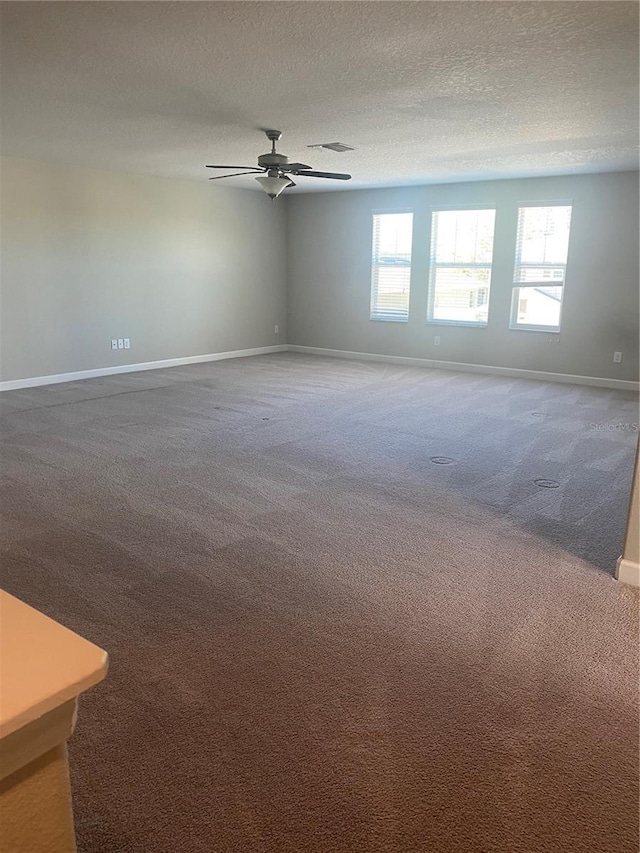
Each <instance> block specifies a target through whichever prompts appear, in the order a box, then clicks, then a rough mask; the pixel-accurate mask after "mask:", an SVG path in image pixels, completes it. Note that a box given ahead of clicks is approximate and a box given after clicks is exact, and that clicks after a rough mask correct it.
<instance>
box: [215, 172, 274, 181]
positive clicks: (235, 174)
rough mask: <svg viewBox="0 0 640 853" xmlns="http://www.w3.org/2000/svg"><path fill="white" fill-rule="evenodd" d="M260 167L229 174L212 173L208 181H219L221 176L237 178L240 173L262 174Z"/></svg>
mask: <svg viewBox="0 0 640 853" xmlns="http://www.w3.org/2000/svg"><path fill="white" fill-rule="evenodd" d="M262 171H263V170H262V169H254V170H253V172H234V173H233V174H231V175H214V176H213V177H212V178H209V180H210V181H221V180H222V179H223V178H237V177H239V176H241V175H254V174H260V175H261V174H262Z"/></svg>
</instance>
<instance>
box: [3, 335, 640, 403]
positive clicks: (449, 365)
mask: <svg viewBox="0 0 640 853" xmlns="http://www.w3.org/2000/svg"><path fill="white" fill-rule="evenodd" d="M286 351H290V352H300V353H309V354H311V355H324V356H329V357H331V358H347V359H357V360H358V361H381V362H387V363H389V364H404V365H408V366H410V367H431V368H437V369H440V370H457V371H460V372H462V373H485V374H492V375H496V376H512V377H515V378H518V379H538V380H542V381H544V382H565V383H569V384H573V385H592V386H595V387H599V388H614V389H617V390H619V391H635V392H636V393H637V392H638V391H639V390H640V383H638V382H632V381H630V380H624V379H607V378H604V377H600V376H574V375H573V374H569V373H547V372H545V371H541V370H521V369H520V368H516V367H495V366H493V365H488V364H465V363H463V362H458V361H437V360H435V359H430V358H413V357H410V356H403V355H381V354H379V353H370V352H350V351H349V350H337V349H327V348H325V347H306V346H299V345H297V344H288V345H287V344H278V345H276V346H271V347H254V348H252V349H242V350H232V351H231V352H214V353H208V354H207V355H190V356H186V357H184V358H166V359H162V360H161V361H144V362H141V363H139V364H119V365H115V366H113V367H97V368H94V369H92V370H77V371H74V372H73V373H55V374H51V375H49V376H31V377H28V378H26V379H9V380H6V381H4V382H0V391H15V390H19V389H20V388H35V387H37V386H39V385H55V384H58V383H60V382H75V381H76V380H78V379H93V378H96V377H100V376H113V375H115V374H118V373H136V372H137V371H139V370H160V369H162V368H163V367H180V366H181V365H184V364H201V363H203V362H207V361H221V360H223V359H227V358H244V357H246V356H251V355H267V354H269V353H274V352H286Z"/></svg>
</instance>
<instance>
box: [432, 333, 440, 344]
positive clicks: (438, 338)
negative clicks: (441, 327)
mask: <svg viewBox="0 0 640 853" xmlns="http://www.w3.org/2000/svg"><path fill="white" fill-rule="evenodd" d="M433 345H434V347H439V346H440V335H436V336H435V338H434V339H433Z"/></svg>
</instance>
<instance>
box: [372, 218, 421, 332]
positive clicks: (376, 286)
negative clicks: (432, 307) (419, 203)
mask: <svg viewBox="0 0 640 853" xmlns="http://www.w3.org/2000/svg"><path fill="white" fill-rule="evenodd" d="M412 238H413V213H374V214H373V241H372V247H373V251H372V258H371V319H372V320H399V321H405V322H406V321H407V320H408V319H409V291H410V286H411V243H412Z"/></svg>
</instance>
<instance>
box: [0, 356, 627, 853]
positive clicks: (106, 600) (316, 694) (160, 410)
mask: <svg viewBox="0 0 640 853" xmlns="http://www.w3.org/2000/svg"><path fill="white" fill-rule="evenodd" d="M0 403H1V404H2V408H3V417H2V423H3V426H4V435H5V445H4V458H5V463H4V502H3V503H4V520H3V526H2V557H3V572H2V585H3V586H4V587H5V588H6V589H7V590H8V591H9V592H11V593H13V594H14V595H17V596H19V597H21V598H23V599H24V600H26V601H27V602H28V603H30V604H32V605H34V606H36V607H39V608H40V609H41V610H43V611H44V612H45V613H47V614H49V615H51V616H53V617H54V618H56V619H58V620H60V621H61V622H62V623H64V624H65V625H68V626H69V627H70V628H72V629H74V630H76V631H78V632H79V633H81V634H83V635H84V636H86V637H88V638H89V639H91V640H93V641H94V642H96V643H98V644H99V645H101V646H103V647H104V648H105V649H107V650H108V651H109V654H110V656H111V668H110V673H109V676H108V678H107V680H106V681H105V682H104V683H103V684H102V685H101V686H99V687H97V688H95V689H94V690H92V691H90V692H89V693H87V694H86V695H85V697H84V699H83V702H82V706H81V714H80V720H79V726H78V729H77V731H76V734H75V735H74V737H73V738H72V740H71V743H70V754H71V770H72V776H73V784H74V796H75V808H76V821H77V831H78V841H79V849H80V851H81V853H200V851H202V853H211V851H215V853H227V852H228V853H262V852H263V851H265V853H266V851H269V853H271V851H274V853H343V851H357V853H374V851H375V853H410V851H433V853H450V851H456V853H462V851H464V853H467V851H473V853H476V851H477V852H478V853H516V851H517V853H568V852H569V853H581V852H582V851H583V852H584V853H636V851H637V850H638V808H637V802H638V800H637V797H638V786H637V759H638V718H637V625H638V621H637V619H638V611H637V594H636V592H635V591H634V590H631V589H629V588H626V587H623V586H621V585H619V584H617V583H616V582H615V581H614V580H613V578H612V572H613V568H614V565H615V560H616V557H617V556H618V554H619V553H620V550H621V539H622V534H623V530H624V515H625V512H626V505H627V500H628V494H629V487H630V477H631V468H632V459H633V450H634V440H635V438H636V434H635V433H634V432H633V426H629V427H628V429H624V428H620V425H624V424H629V425H632V424H634V423H637V421H638V407H637V399H636V397H635V396H634V395H632V394H625V393H620V392H613V391H607V390H601V389H590V388H584V387H577V386H568V385H551V384H545V383H542V382H533V381H524V380H512V379H506V378H497V377H486V376H479V375H470V374H469V375H465V374H456V373H450V372H445V371H429V370H422V369H413V368H403V367H396V366H388V365H383V364H364V363H356V362H339V361H333V360H329V359H321V358H313V357H306V356H300V355H294V354H281V355H275V356H264V357H259V358H254V359H238V360H235V361H228V362H219V363H215V364H204V365H197V366H192V367H188V368H175V369H171V370H164V371H156V372H149V373H140V374H130V375H127V376H118V377H111V378H106V379H96V380H91V381H86V382H78V383H73V384H69V385H64V386H62V385H61V386H51V387H48V388H39V389H34V390H25V391H20V392H11V393H6V394H4V395H3V396H2V400H1V401H0ZM602 425H604V426H602ZM431 457H450V458H451V459H452V460H453V461H452V462H451V463H450V464H435V463H434V462H432V461H431ZM538 479H543V480H553V481H555V482H556V483H557V488H541V487H540V486H539V485H536V484H535V482H534V481H535V480H538ZM547 485H549V484H547ZM551 485H553V484H551Z"/></svg>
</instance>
